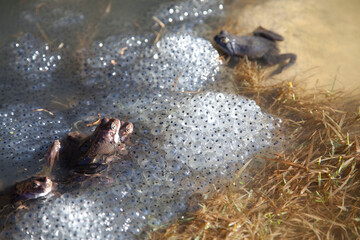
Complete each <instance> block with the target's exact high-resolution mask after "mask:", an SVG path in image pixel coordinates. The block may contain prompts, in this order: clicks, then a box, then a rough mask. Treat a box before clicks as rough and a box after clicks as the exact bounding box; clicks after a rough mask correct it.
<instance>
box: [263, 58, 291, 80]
mask: <svg viewBox="0 0 360 240" xmlns="http://www.w3.org/2000/svg"><path fill="white" fill-rule="evenodd" d="M263 59H264V61H265V62H266V63H267V64H269V65H276V64H280V63H283V62H285V61H287V60H289V61H288V63H286V64H281V65H280V66H279V67H278V68H277V69H276V70H274V71H273V72H272V73H271V74H270V77H272V76H274V75H277V74H279V73H281V72H282V71H283V70H284V69H285V68H288V67H290V66H291V65H293V64H294V63H295V62H296V54H293V53H284V54H279V55H273V54H271V53H269V54H265V55H264V57H263Z"/></svg>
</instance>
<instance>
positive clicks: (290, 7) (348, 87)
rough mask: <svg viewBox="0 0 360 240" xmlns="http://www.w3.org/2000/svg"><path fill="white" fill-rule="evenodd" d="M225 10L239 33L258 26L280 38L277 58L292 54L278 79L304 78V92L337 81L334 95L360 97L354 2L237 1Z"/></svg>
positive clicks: (359, 8) (359, 7) (359, 5)
mask: <svg viewBox="0 0 360 240" xmlns="http://www.w3.org/2000/svg"><path fill="white" fill-rule="evenodd" d="M229 9H232V13H231V16H232V18H233V20H235V31H236V32H237V33H238V34H246V33H249V32H251V31H252V30H253V29H255V28H256V27H257V26H259V25H261V26H263V27H265V28H269V29H272V30H274V31H275V32H278V33H280V34H281V35H283V36H284V37H285V41H284V42H282V43H281V44H280V50H281V52H282V53H286V52H293V53H296V54H297V56H298V59H297V62H296V64H295V65H294V66H292V67H291V70H290V69H288V70H287V71H284V72H283V73H282V74H281V75H278V76H277V78H281V79H286V78H289V79H291V78H296V79H306V80H307V82H306V84H305V87H307V89H314V88H324V87H325V88H326V89H331V88H332V85H333V83H334V80H335V79H336V81H335V89H336V90H340V89H341V90H345V91H346V92H350V93H352V94H354V95H355V94H358V93H360V81H359V79H360V71H358V65H359V64H360V60H359V59H360V41H359V40H358V39H359V38H360V28H359V26H358V24H357V23H359V22H360V15H359V14H358V13H359V12H360V2H359V1H356V0H350V1H346V2H342V1H340V0H318V1H313V0H305V1H286V0H270V1H255V2H254V1H253V2H252V3H247V1H241V2H240V1H237V2H235V3H234V7H230V8H229Z"/></svg>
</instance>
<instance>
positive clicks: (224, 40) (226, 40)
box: [220, 37, 230, 44]
mask: <svg viewBox="0 0 360 240" xmlns="http://www.w3.org/2000/svg"><path fill="white" fill-rule="evenodd" d="M220 41H221V42H222V43H225V44H227V43H228V42H229V41H230V39H229V38H227V37H223V38H221V39H220Z"/></svg>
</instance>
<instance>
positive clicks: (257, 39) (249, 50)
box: [214, 26, 297, 76]
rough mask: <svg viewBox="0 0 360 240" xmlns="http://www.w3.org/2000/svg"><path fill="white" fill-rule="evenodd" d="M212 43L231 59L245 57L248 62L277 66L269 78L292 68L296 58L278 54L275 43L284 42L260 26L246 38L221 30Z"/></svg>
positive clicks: (279, 36)
mask: <svg viewBox="0 0 360 240" xmlns="http://www.w3.org/2000/svg"><path fill="white" fill-rule="evenodd" d="M214 41H215V42H216V44H217V45H218V46H219V48H220V49H221V50H222V51H224V52H225V53H226V54H227V55H229V56H231V57H244V56H247V57H248V58H249V59H250V60H262V61H263V62H264V63H265V64H267V65H270V66H274V65H277V64H279V67H278V68H277V69H275V70H274V71H273V72H272V73H271V74H270V76H274V75H277V74H280V73H281V72H282V71H283V70H284V69H286V68H288V67H290V66H292V65H293V64H294V63H295V62H296V58H297V56H296V54H293V53H284V54H280V50H279V49H278V47H277V41H284V37H283V36H281V35H280V34H278V33H275V32H273V31H270V30H267V29H265V28H263V27H262V26H259V27H258V28H256V29H255V30H254V31H253V33H252V35H248V36H236V35H233V34H230V33H228V32H227V31H225V30H222V31H220V33H219V34H217V35H216V36H215V37H214ZM286 61H288V62H287V63H286Z"/></svg>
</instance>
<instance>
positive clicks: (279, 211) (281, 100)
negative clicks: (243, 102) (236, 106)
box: [149, 59, 360, 240]
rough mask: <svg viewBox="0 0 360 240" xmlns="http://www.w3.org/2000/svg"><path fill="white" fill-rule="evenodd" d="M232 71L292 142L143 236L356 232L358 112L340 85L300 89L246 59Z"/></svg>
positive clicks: (359, 215)
mask: <svg viewBox="0 0 360 240" xmlns="http://www.w3.org/2000/svg"><path fill="white" fill-rule="evenodd" d="M235 72H236V77H235V85H236V86H237V88H238V92H239V94H241V95H245V96H247V97H249V98H252V99H254V100H255V101H256V102H257V104H259V105H260V106H261V107H262V108H264V109H266V110H267V111H269V112H270V113H272V114H273V115H275V116H277V117H280V118H281V119H282V120H283V126H284V128H285V129H286V131H287V136H290V139H291V140H290V141H291V142H290V144H289V146H291V147H289V148H288V149H286V150H285V151H284V152H281V153H274V157H273V158H265V157H263V159H265V164H264V167H263V169H262V170H261V171H259V172H258V173H257V174H256V175H255V176H254V177H253V178H252V179H251V180H250V181H249V182H246V183H243V182H241V181H239V180H235V181H234V182H232V183H230V184H229V185H228V186H224V188H223V189H221V190H218V191H216V192H214V194H213V195H212V197H210V198H208V199H204V200H203V201H202V203H201V204H200V206H201V208H200V209H199V210H198V211H196V212H194V213H190V214H188V215H187V216H184V218H183V219H181V220H179V221H178V222H176V223H173V224H171V225H169V226H166V227H164V228H161V229H156V230H155V231H153V232H152V233H150V234H149V238H150V239H196V240H200V239H359V238H360V191H359V189H360V134H359V131H360V128H359V125H360V116H359V113H358V112H355V111H354V110H352V111H353V112H352V111H351V110H349V104H350V103H351V102H350V101H349V100H347V99H346V98H345V97H344V94H342V93H341V92H334V91H325V92H320V91H318V92H316V93H311V94H309V93H306V92H305V91H302V90H300V89H299V88H296V87H294V86H296V83H294V82H284V83H279V84H276V85H273V86H269V84H268V83H267V82H268V80H266V81H264V73H263V72H262V71H261V70H260V69H259V68H258V67H257V65H256V63H250V62H249V61H247V60H246V59H245V60H243V61H242V62H240V63H239V64H238V65H237V66H236V68H235ZM299 85H301V84H299ZM346 103H349V104H346ZM345 105H346V106H347V107H346V108H345ZM345 109H346V110H345ZM350 109H351V108H350ZM258 157H261V156H258ZM248 167H249V166H247V168H248Z"/></svg>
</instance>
